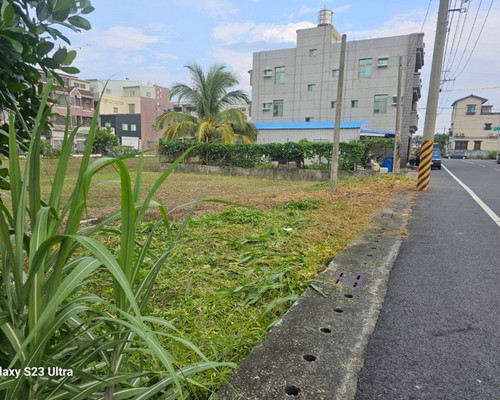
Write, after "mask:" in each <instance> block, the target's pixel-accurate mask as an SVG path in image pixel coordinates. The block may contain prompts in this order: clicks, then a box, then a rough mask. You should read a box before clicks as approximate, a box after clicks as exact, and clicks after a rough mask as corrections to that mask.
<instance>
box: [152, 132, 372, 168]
mask: <svg viewBox="0 0 500 400" xmlns="http://www.w3.org/2000/svg"><path fill="white" fill-rule="evenodd" d="M192 146H195V148H194V149H193V151H192V152H191V153H190V154H189V157H188V159H187V161H186V162H194V161H195V160H196V161H197V162H199V163H202V164H205V165H216V166H232V167H255V166H256V165H262V164H269V163H270V162H272V161H279V162H290V161H291V162H293V161H295V162H297V164H298V165H299V163H300V164H301V165H302V166H303V164H304V160H312V161H313V162H315V163H329V162H330V160H331V158H332V143H312V142H308V141H301V142H288V143H269V144H220V143H198V142H193V141H179V140H173V141H160V144H159V147H158V151H159V153H160V154H161V155H163V156H164V157H165V158H166V159H167V160H168V161H173V160H175V159H176V158H177V157H179V156H180V155H181V154H183V153H184V152H185V151H186V150H187V149H189V148H190V147H192ZM364 154H365V146H363V145H362V144H361V143H359V142H354V141H353V142H349V143H343V142H342V143H340V154H339V169H341V170H344V171H350V170H353V169H354V165H355V164H360V163H362V162H363V157H364Z"/></svg>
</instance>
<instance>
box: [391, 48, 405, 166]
mask: <svg viewBox="0 0 500 400" xmlns="http://www.w3.org/2000/svg"><path fill="white" fill-rule="evenodd" d="M402 80H403V57H402V56H399V70H398V102H397V106H396V131H395V132H396V134H395V136H394V157H393V160H392V172H393V173H396V174H397V173H399V164H400V163H401V157H400V154H399V148H400V146H401V86H402Z"/></svg>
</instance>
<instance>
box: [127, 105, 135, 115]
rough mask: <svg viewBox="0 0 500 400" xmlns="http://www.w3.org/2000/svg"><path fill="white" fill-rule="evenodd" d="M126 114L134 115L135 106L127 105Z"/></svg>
mask: <svg viewBox="0 0 500 400" xmlns="http://www.w3.org/2000/svg"><path fill="white" fill-rule="evenodd" d="M128 113H129V114H135V104H129V105H128Z"/></svg>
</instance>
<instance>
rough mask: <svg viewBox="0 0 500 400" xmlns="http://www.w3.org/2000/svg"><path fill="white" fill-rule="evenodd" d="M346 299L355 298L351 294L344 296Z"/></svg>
mask: <svg viewBox="0 0 500 400" xmlns="http://www.w3.org/2000/svg"><path fill="white" fill-rule="evenodd" d="M344 297H347V298H348V299H352V298H353V297H354V296H353V295H352V294H350V293H346V294H344Z"/></svg>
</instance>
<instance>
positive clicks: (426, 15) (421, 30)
mask: <svg viewBox="0 0 500 400" xmlns="http://www.w3.org/2000/svg"><path fill="white" fill-rule="evenodd" d="M431 4H432V0H429V5H428V6H427V11H426V12H425V17H424V22H422V27H421V28H420V33H422V32H423V31H424V26H425V23H426V22H427V17H428V16H429V10H430V9H431Z"/></svg>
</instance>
